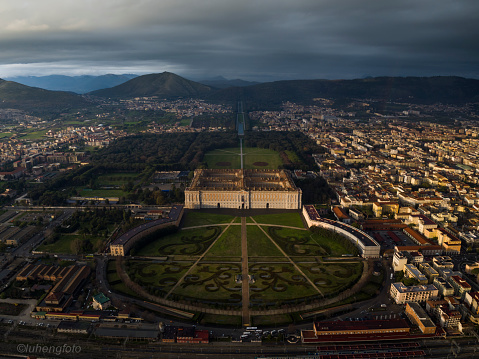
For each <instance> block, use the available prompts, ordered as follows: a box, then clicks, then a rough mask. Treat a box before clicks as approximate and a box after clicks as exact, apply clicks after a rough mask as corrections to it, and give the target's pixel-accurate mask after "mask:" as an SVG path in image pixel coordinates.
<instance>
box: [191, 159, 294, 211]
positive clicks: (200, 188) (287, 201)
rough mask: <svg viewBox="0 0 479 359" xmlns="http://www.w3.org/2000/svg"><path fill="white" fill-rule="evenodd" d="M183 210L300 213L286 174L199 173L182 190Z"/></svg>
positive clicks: (291, 183)
mask: <svg viewBox="0 0 479 359" xmlns="http://www.w3.org/2000/svg"><path fill="white" fill-rule="evenodd" d="M185 207H186V208H190V209H200V208H235V209H260V208H272V209H300V208H301V190H300V189H299V188H297V187H296V185H295V184H294V182H293V180H292V179H291V174H290V172H289V171H287V170H259V169H253V170H240V169H234V170H232V169H217V170H213V169H199V170H195V177H194V179H193V182H192V183H191V186H190V187H188V188H187V189H186V190H185Z"/></svg>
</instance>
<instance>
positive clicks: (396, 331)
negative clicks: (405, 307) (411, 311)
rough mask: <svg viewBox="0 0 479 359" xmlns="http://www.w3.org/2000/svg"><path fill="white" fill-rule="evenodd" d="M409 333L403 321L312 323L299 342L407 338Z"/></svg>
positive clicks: (302, 333) (303, 332) (302, 332)
mask: <svg viewBox="0 0 479 359" xmlns="http://www.w3.org/2000/svg"><path fill="white" fill-rule="evenodd" d="M409 331H410V327H409V325H408V324H407V322H406V321H405V320H404V319H390V320H364V321H353V322H350V321H326V322H314V324H313V330H302V331H301V341H302V342H303V343H318V342H321V341H328V340H331V341H355V340H371V339H372V338H376V339H379V338H384V339H388V338H389V339H392V338H394V337H404V336H407V335H408V334H409Z"/></svg>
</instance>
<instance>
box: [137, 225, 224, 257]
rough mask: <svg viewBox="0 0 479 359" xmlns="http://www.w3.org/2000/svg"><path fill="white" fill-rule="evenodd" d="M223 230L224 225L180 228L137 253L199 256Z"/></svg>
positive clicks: (157, 255) (158, 255)
mask: <svg viewBox="0 0 479 359" xmlns="http://www.w3.org/2000/svg"><path fill="white" fill-rule="evenodd" d="M223 230H224V227H223V226H221V227H220V226H210V227H205V228H197V229H184V230H180V231H178V232H176V233H174V234H170V235H168V236H165V237H162V238H158V239H157V240H156V241H153V242H152V243H149V244H148V245H146V246H145V247H143V248H141V249H140V250H139V251H138V252H137V253H136V255H138V256H148V257H163V256H168V255H187V256H198V255H201V254H203V253H204V252H205V251H206V250H207V249H208V248H209V246H211V244H212V243H213V242H214V241H215V240H216V238H218V236H219V235H220V234H221V232H222V231H223Z"/></svg>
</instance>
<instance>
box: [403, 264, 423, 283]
mask: <svg viewBox="0 0 479 359" xmlns="http://www.w3.org/2000/svg"><path fill="white" fill-rule="evenodd" d="M404 276H405V277H406V278H413V279H415V280H417V282H418V284H427V282H428V280H427V277H426V276H425V275H424V274H423V273H422V272H421V271H420V270H419V269H417V268H416V267H415V266H414V265H413V264H406V265H405V266H404Z"/></svg>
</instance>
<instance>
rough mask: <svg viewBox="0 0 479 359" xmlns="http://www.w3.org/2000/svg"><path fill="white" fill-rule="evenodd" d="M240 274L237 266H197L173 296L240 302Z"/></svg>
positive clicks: (239, 268)
mask: <svg viewBox="0 0 479 359" xmlns="http://www.w3.org/2000/svg"><path fill="white" fill-rule="evenodd" d="M238 274H241V267H240V265H239V264H199V265H197V266H196V267H195V268H194V269H193V270H192V271H191V272H190V273H189V274H188V275H187V276H186V277H185V279H184V280H183V282H181V283H180V285H179V286H178V287H176V288H175V290H174V292H173V294H176V295H181V296H185V297H189V298H199V299H205V300H214V301H218V302H223V303H228V302H230V301H233V302H237V303H239V302H241V284H240V283H236V282H235V280H236V275H238Z"/></svg>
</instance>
